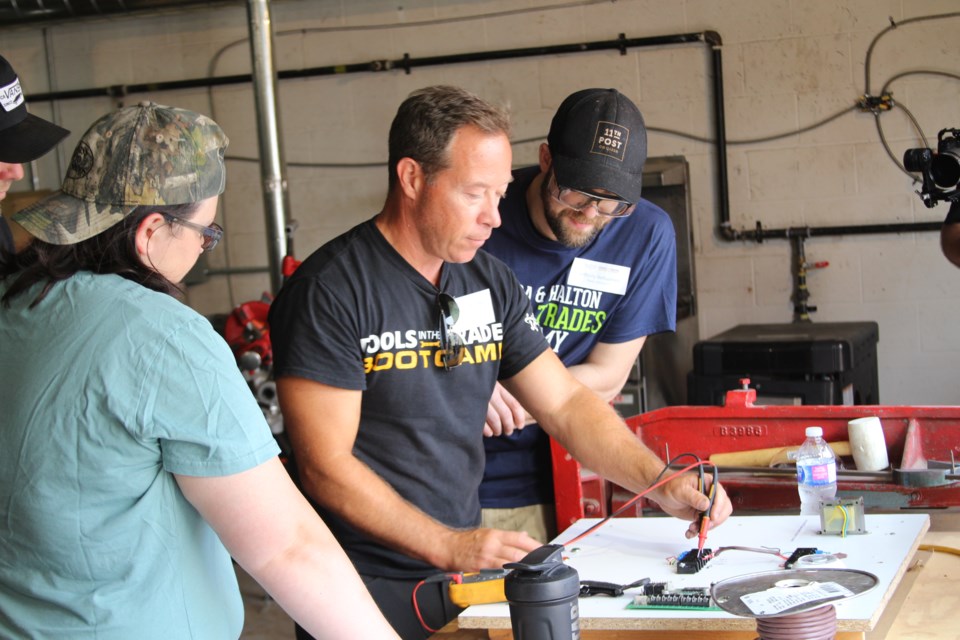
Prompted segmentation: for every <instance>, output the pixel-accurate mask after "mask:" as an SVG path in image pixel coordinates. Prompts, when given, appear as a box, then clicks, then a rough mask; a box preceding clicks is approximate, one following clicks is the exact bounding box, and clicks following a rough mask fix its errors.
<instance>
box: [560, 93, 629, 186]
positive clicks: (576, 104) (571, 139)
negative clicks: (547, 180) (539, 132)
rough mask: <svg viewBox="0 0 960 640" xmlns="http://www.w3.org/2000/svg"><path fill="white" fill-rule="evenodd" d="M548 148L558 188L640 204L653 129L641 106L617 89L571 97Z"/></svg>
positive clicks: (565, 103)
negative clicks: (612, 195) (646, 122)
mask: <svg viewBox="0 0 960 640" xmlns="http://www.w3.org/2000/svg"><path fill="white" fill-rule="evenodd" d="M547 144H548V145H549V146H550V156H551V157H552V159H553V170H554V173H555V175H556V179H557V184H558V185H560V186H562V187H567V188H571V189H577V190H578V191H595V190H597V189H603V190H605V191H609V192H611V193H615V194H616V195H617V197H618V198H621V199H623V200H625V201H627V202H630V203H637V202H639V201H640V189H641V186H642V182H643V163H644V162H646V160H647V128H646V126H645V125H644V123H643V116H642V115H641V114H640V110H639V109H637V106H636V105H635V104H633V102H631V101H630V99H629V98H627V97H626V96H624V95H623V94H622V93H620V92H619V91H617V90H616V89H583V90H582V91H577V92H576V93H574V94H571V95H570V96H568V97H567V98H566V99H565V100H564V101H563V102H562V103H561V104H560V108H559V109H557V113H556V114H555V115H554V116H553V121H552V122H551V123H550V133H549V134H548V135H547Z"/></svg>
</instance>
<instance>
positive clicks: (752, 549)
mask: <svg viewBox="0 0 960 640" xmlns="http://www.w3.org/2000/svg"><path fill="white" fill-rule="evenodd" d="M724 551H750V552H752V553H767V554H770V555H772V556H777V557H778V558H780V559H781V560H789V559H790V558H788V557H787V556H785V555H783V553H782V552H781V551H780V549H774V548H769V549H768V548H766V547H739V546H736V545H732V546H729V547H718V548H717V549H716V550H715V551H714V552H713V553H712V554H710V556H709V557H708V558H705V560H712V559H713V558H716V557H717V556H719V555H720V554H721V553H723V552H724Z"/></svg>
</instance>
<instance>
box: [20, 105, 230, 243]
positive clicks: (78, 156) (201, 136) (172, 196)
mask: <svg viewBox="0 0 960 640" xmlns="http://www.w3.org/2000/svg"><path fill="white" fill-rule="evenodd" d="M228 142H229V141H228V140H227V136H226V134H224V133H223V130H222V129H221V128H220V127H219V125H217V123H216V122H214V121H213V120H211V119H210V118H208V117H206V116H204V115H200V114H199V113H194V112H193V111H187V110H186V109H177V108H175V107H165V106H162V105H158V104H154V103H152V102H141V103H140V104H139V105H137V106H135V107H126V108H124V109H120V110H119V111H115V112H113V113H111V114H109V115H106V116H104V117H102V118H100V119H99V120H97V121H96V122H94V123H93V125H92V126H91V127H90V129H88V130H87V132H86V133H85V134H83V138H82V139H81V140H80V143H79V144H78V145H77V148H76V149H75V150H74V152H73V158H72V159H71V161H70V168H69V169H67V177H66V178H64V180H63V185H62V186H61V187H60V191H58V192H57V193H55V194H53V195H51V196H49V197H47V198H44V199H43V200H40V201H39V202H37V203H35V204H33V205H31V206H29V207H27V208H25V209H23V210H21V211H20V212H18V213H16V214H14V216H13V219H14V220H16V221H17V222H18V223H20V225H21V226H23V227H24V228H25V229H26V230H27V231H29V232H30V234H31V235H33V236H35V237H37V238H39V239H41V240H44V241H46V242H49V243H51V244H76V243H78V242H81V241H83V240H86V239H88V238H92V237H93V236H95V235H97V234H98V233H101V232H103V231H106V230H107V229H109V228H110V227H112V226H113V225H115V224H117V223H118V222H120V221H121V220H123V218H124V217H125V216H127V215H128V214H130V213H131V212H132V211H133V210H134V209H135V208H137V207H139V206H141V205H147V206H150V205H158V206H163V205H174V204H189V203H192V202H200V201H201V200H206V199H207V198H212V197H213V196H216V195H219V194H221V193H223V188H224V184H225V177H226V174H225V167H224V163H223V156H224V152H225V151H226V148H227V144H228Z"/></svg>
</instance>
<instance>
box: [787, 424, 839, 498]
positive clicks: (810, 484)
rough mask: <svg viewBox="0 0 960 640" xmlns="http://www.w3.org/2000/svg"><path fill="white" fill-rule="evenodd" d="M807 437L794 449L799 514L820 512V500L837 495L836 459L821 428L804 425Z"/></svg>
mask: <svg viewBox="0 0 960 640" xmlns="http://www.w3.org/2000/svg"><path fill="white" fill-rule="evenodd" d="M806 434H807V439H806V440H804V441H803V444H802V445H801V446H800V450H799V451H797V490H798V491H799V492H800V515H817V514H819V513H820V501H821V500H830V499H832V498H833V497H834V496H836V495H837V459H836V456H834V455H833V450H832V449H831V448H830V445H829V444H827V442H826V441H825V440H824V439H823V429H822V428H821V427H807V431H806Z"/></svg>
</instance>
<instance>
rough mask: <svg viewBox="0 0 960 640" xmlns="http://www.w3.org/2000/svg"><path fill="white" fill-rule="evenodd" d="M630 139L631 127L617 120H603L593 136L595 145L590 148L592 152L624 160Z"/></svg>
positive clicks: (598, 124)
mask: <svg viewBox="0 0 960 640" xmlns="http://www.w3.org/2000/svg"><path fill="white" fill-rule="evenodd" d="M629 139H630V130H629V129H627V128H626V127H624V126H623V125H619V124H617V123H616V122H605V121H603V120H601V121H600V122H598V123H597V132H596V134H595V135H594V136H593V147H592V148H591V149H590V153H596V154H599V155H602V156H609V157H611V158H614V159H615V160H619V161H620V162H623V156H624V154H625V153H626V150H627V141H628V140H629Z"/></svg>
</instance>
